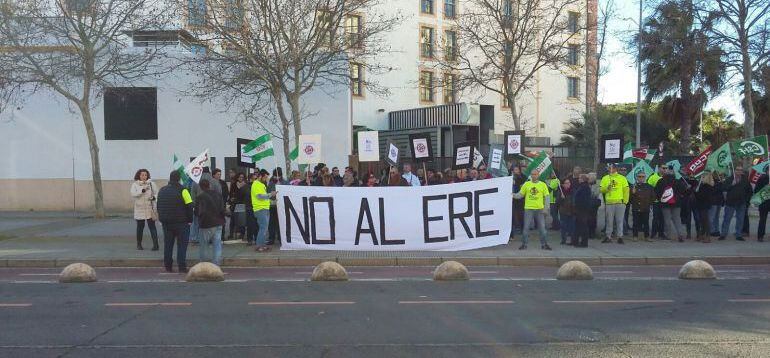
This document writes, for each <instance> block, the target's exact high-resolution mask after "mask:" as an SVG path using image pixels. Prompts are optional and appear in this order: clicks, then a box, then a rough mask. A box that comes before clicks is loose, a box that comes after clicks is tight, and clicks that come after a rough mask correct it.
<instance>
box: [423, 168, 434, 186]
mask: <svg viewBox="0 0 770 358" xmlns="http://www.w3.org/2000/svg"><path fill="white" fill-rule="evenodd" d="M435 179H436V171H435V170H433V169H428V172H427V173H426V174H425V180H426V182H425V185H436V183H434V182H433V180H435Z"/></svg>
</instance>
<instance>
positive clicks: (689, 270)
mask: <svg viewBox="0 0 770 358" xmlns="http://www.w3.org/2000/svg"><path fill="white" fill-rule="evenodd" d="M679 278H680V279H682V280H704V279H706V280H709V279H710V280H713V279H715V278H717V273H716V271H714V268H713V267H711V264H709V263H708V262H706V261H703V260H692V261H690V262H688V263H686V264H684V265H682V268H681V269H680V270H679Z"/></svg>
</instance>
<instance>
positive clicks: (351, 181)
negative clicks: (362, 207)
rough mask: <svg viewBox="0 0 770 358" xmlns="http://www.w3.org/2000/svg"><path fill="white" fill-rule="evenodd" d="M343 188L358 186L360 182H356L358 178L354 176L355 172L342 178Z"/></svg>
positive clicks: (347, 173)
mask: <svg viewBox="0 0 770 358" xmlns="http://www.w3.org/2000/svg"><path fill="white" fill-rule="evenodd" d="M342 186H345V187H356V186H358V180H356V177H355V175H354V174H353V172H346V173H345V175H343V176H342Z"/></svg>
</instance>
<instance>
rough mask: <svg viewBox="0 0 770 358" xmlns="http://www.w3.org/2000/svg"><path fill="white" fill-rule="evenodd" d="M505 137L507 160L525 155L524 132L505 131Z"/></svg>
mask: <svg viewBox="0 0 770 358" xmlns="http://www.w3.org/2000/svg"><path fill="white" fill-rule="evenodd" d="M504 136H505V156H506V157H507V158H510V157H512V156H514V155H522V154H523V153H524V131H505V133H504Z"/></svg>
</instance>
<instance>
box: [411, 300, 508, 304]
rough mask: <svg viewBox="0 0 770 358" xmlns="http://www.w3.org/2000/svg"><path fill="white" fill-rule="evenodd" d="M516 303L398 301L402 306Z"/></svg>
mask: <svg viewBox="0 0 770 358" xmlns="http://www.w3.org/2000/svg"><path fill="white" fill-rule="evenodd" d="M510 303H514V302H513V301H510V300H505V301H488V300H466V301H398V304H400V305H421V304H426V305H430V304H435V305H443V304H474V305H500V304H510Z"/></svg>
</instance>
